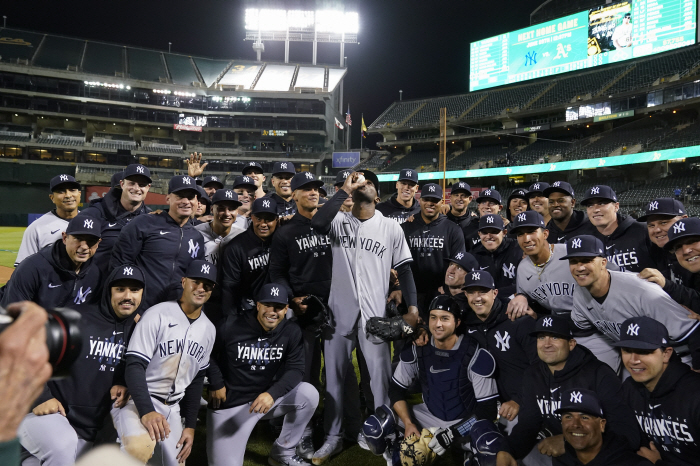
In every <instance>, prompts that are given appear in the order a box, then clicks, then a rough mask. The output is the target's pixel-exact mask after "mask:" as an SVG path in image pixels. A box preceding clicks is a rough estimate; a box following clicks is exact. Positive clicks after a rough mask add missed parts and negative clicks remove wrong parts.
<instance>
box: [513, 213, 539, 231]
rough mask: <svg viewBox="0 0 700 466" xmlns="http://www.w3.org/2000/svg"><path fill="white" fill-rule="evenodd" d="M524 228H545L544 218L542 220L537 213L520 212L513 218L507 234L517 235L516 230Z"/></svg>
mask: <svg viewBox="0 0 700 466" xmlns="http://www.w3.org/2000/svg"><path fill="white" fill-rule="evenodd" d="M524 227H537V228H545V225H544V218H542V215H541V214H540V213H539V212H537V211H534V210H526V211H525V212H520V213H519V214H518V215H516V216H515V217H513V222H512V223H511V227H510V230H509V232H510V233H513V234H517V230H518V228H524Z"/></svg>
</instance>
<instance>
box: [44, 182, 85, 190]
mask: <svg viewBox="0 0 700 466" xmlns="http://www.w3.org/2000/svg"><path fill="white" fill-rule="evenodd" d="M60 188H75V189H80V188H82V186H81V185H80V183H78V182H77V181H64V182H63V183H59V184H57V185H56V186H54V187H53V188H51V192H54V191H58V190H59V189H60Z"/></svg>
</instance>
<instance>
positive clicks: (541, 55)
mask: <svg viewBox="0 0 700 466" xmlns="http://www.w3.org/2000/svg"><path fill="white" fill-rule="evenodd" d="M696 1H697V0H631V1H625V2H616V3H612V4H606V5H602V6H599V7H596V8H593V9H590V10H586V11H581V12H579V13H574V14H572V15H569V16H566V17H563V18H559V19H556V20H552V21H548V22H546V23H542V24H537V25H534V26H531V27H528V28H524V29H520V30H518V31H514V32H508V33H505V34H500V35H498V36H495V37H491V38H488V39H484V40H481V41H477V42H472V43H471V46H470V64H469V90H470V91H478V90H481V89H487V88H490V87H495V86H501V85H504V84H511V83H516V82H521V81H527V80H530V79H536V78H541V77H545V76H552V75H556V74H559V73H566V72H569V71H577V70H582V69H586V68H592V67H595V66H600V65H606V64H608V63H617V62H621V61H625V60H630V59H633V58H638V57H643V56H647V55H653V54H656V53H661V52H665V51H668V50H673V49H677V48H680V47H685V46H687V45H692V44H695V43H696V34H697V32H696V30H697V16H696V15H697V12H696V10H697V6H696Z"/></svg>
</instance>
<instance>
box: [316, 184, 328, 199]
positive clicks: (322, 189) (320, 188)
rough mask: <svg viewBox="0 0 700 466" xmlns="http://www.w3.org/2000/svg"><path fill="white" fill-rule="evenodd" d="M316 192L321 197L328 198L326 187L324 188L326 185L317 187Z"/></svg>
mask: <svg viewBox="0 0 700 466" xmlns="http://www.w3.org/2000/svg"><path fill="white" fill-rule="evenodd" d="M318 192H319V193H321V196H323V197H325V196H328V187H327V186H326V183H323V184H322V185H321V186H319V187H318Z"/></svg>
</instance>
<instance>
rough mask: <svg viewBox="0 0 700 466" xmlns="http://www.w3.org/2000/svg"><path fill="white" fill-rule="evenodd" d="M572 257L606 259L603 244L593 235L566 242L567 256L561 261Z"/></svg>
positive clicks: (575, 237) (581, 236) (561, 259)
mask: <svg viewBox="0 0 700 466" xmlns="http://www.w3.org/2000/svg"><path fill="white" fill-rule="evenodd" d="M571 257H606V254H605V250H604V249H603V242H602V241H601V240H599V239H598V238H596V237H595V236H593V235H579V236H574V237H573V238H569V239H568V240H566V255H565V256H564V257H561V258H559V260H560V261H563V260H566V259H569V258H571Z"/></svg>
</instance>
